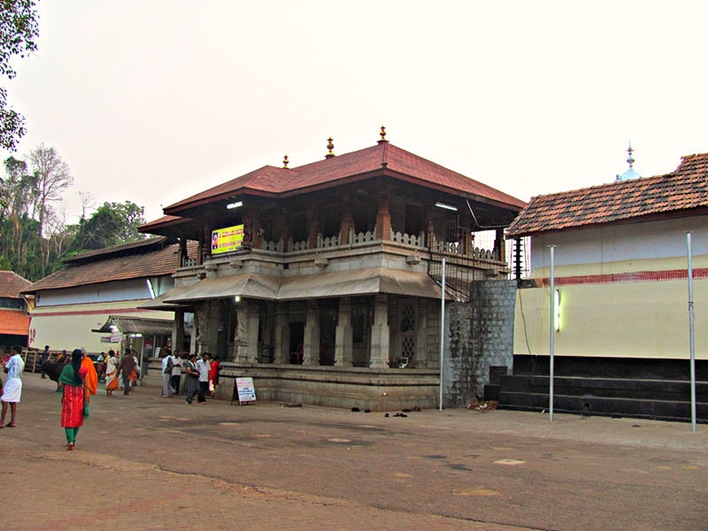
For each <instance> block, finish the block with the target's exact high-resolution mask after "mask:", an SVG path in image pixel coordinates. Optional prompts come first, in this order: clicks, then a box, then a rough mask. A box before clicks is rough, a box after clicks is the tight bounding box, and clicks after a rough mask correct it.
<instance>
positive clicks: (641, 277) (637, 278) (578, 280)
mask: <svg viewBox="0 0 708 531" xmlns="http://www.w3.org/2000/svg"><path fill="white" fill-rule="evenodd" d="M693 278H694V280H701V279H706V278H708V268H705V267H703V268H699V269H694V270H693ZM686 279H688V270H686V269H671V270H668V271H636V272H633V273H613V274H608V275H578V276H573V277H555V279H554V281H555V284H556V285H557V286H578V285H588V284H616V283H624V282H663V281H666V280H686ZM550 283H551V279H550V278H543V279H539V284H540V285H542V286H548V285H550Z"/></svg>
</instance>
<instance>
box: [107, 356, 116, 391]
mask: <svg viewBox="0 0 708 531" xmlns="http://www.w3.org/2000/svg"><path fill="white" fill-rule="evenodd" d="M117 375H118V357H117V356H116V353H115V352H113V350H109V351H108V359H107V360H106V395H108V396H113V391H116V390H117V389H118V378H116V376H117Z"/></svg>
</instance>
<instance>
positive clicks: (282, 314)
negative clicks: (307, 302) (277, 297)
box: [273, 303, 290, 363]
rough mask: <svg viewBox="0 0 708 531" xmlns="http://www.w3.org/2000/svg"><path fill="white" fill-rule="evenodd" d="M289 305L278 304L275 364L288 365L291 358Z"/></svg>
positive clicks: (274, 352)
mask: <svg viewBox="0 0 708 531" xmlns="http://www.w3.org/2000/svg"><path fill="white" fill-rule="evenodd" d="M289 332H290V330H289V329H288V311H287V303H280V304H278V306H277V308H276V310H275V331H274V336H275V343H274V345H273V355H274V359H273V363H288V360H289V358H290V342H289V340H288V339H289V338H288V334H289Z"/></svg>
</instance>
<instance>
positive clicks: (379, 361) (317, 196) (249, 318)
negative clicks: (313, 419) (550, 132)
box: [140, 127, 525, 410]
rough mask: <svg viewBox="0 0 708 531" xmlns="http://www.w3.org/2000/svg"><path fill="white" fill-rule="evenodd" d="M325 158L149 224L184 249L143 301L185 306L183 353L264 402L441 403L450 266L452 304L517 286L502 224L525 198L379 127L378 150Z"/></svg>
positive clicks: (181, 205) (228, 189)
mask: <svg viewBox="0 0 708 531" xmlns="http://www.w3.org/2000/svg"><path fill="white" fill-rule="evenodd" d="M327 150H328V151H327V152H326V155H325V157H324V159H323V160H320V161H317V162H313V163H310V164H306V165H303V166H299V167H290V166H289V161H288V157H287V155H286V156H285V158H284V160H283V164H282V167H274V166H264V167H262V168H259V169H256V170H254V171H252V172H250V173H248V174H246V175H242V176H240V177H237V178H235V179H233V180H231V181H228V182H225V183H223V184H221V185H218V186H216V187H213V188H211V189H209V190H206V191H204V192H201V193H199V194H196V195H194V196H192V197H189V198H187V199H184V200H182V201H179V202H177V203H175V204H172V205H170V206H168V207H166V208H164V214H165V216H164V217H162V218H160V219H158V220H156V221H153V222H150V223H148V224H146V225H144V226H142V227H141V229H140V230H141V232H144V233H150V234H155V235H162V236H167V237H170V238H176V239H178V240H179V241H180V242H181V249H182V253H181V258H180V262H179V263H180V267H178V269H177V271H176V272H175V274H174V288H173V289H172V290H170V291H168V292H167V293H165V294H163V295H161V296H159V297H157V298H156V299H155V300H153V301H152V302H150V303H148V304H147V305H146V306H145V307H149V308H152V309H164V310H169V311H174V312H175V316H176V318H175V323H176V326H175V333H174V338H173V344H174V345H185V347H187V346H188V348H189V350H191V351H193V352H210V353H211V354H212V355H219V356H220V357H221V360H222V362H223V361H224V360H225V361H226V362H225V363H224V364H223V365H224V371H223V373H224V374H225V375H226V376H227V377H228V376H229V375H231V376H254V379H255V380H256V384H257V387H258V391H259V393H260V396H261V397H264V398H271V399H277V400H291V401H299V402H305V403H313V404H320V405H329V406H346V405H348V404H350V403H353V402H355V403H357V404H361V405H362V406H364V407H371V408H372V409H374V408H375V409H378V410H383V409H391V408H396V407H401V406H405V405H406V404H409V405H410V404H415V405H421V406H422V407H435V405H436V400H437V385H438V380H437V374H438V371H439V367H440V361H439V360H440V337H441V336H440V334H441V328H440V325H441V300H442V269H443V268H442V265H443V263H444V264H445V268H446V270H445V292H446V299H447V300H451V301H452V300H454V301H460V302H466V301H467V300H469V297H470V285H471V283H472V282H474V281H476V280H487V279H507V278H508V277H509V273H510V271H509V267H508V262H507V257H506V251H505V245H504V244H505V241H504V234H503V231H504V229H505V228H506V227H508V226H509V225H510V224H511V222H512V221H513V219H514V218H515V217H516V215H517V214H518V213H519V212H520V211H521V209H522V208H523V207H524V206H525V203H524V202H523V201H520V200H519V199H516V198H514V197H512V196H510V195H508V194H506V193H503V192H501V191H499V190H496V189H494V188H492V187H490V186H487V185H485V184H482V183H480V182H478V181H475V180H473V179H470V178H468V177H466V176H464V175H461V174H459V173H456V172H454V171H451V170H449V169H446V168H444V167H442V166H440V165H438V164H435V163H433V162H431V161H429V160H426V159H424V158H422V157H420V156H418V155H415V154H413V153H410V152H408V151H405V150H403V149H401V148H398V147H396V146H394V145H393V144H391V143H389V141H388V140H386V132H385V129H384V128H383V127H382V128H381V133H380V140H379V141H378V142H377V144H376V145H374V146H372V147H369V148H365V149H362V150H359V151H354V152H351V153H346V154H342V155H336V156H335V153H334V145H333V141H332V139H331V138H330V139H329V140H328V144H327ZM489 235H491V237H490V238H489V240H488V241H487V240H484V241H483V238H484V237H487V236H489ZM188 241H196V242H198V251H197V253H196V256H190V255H188V253H187V252H186V249H187V242H188ZM443 259H445V262H443ZM192 321H193V327H194V328H193V330H194V333H193V334H192V335H191V337H187V336H186V335H185V331H184V326H183V324H184V323H185V322H190V323H191V322H192ZM402 368H406V369H407V370H405V371H402V370H401V369H402ZM381 397H387V398H386V400H383V401H382V400H381Z"/></svg>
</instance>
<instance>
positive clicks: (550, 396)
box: [548, 245, 556, 421]
mask: <svg viewBox="0 0 708 531" xmlns="http://www.w3.org/2000/svg"><path fill="white" fill-rule="evenodd" d="M548 248H549V249H550V251H551V304H550V306H551V313H550V319H549V320H548V329H549V330H550V337H549V340H548V341H549V343H548V347H549V354H550V358H549V362H548V363H549V367H548V379H549V384H548V413H549V416H548V419H549V420H550V421H553V373H554V367H553V362H554V360H553V357H554V351H555V330H554V324H555V316H556V297H555V291H556V279H555V274H556V273H555V256H554V255H555V249H556V246H555V245H549V246H548Z"/></svg>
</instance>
